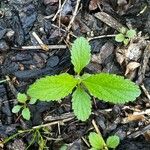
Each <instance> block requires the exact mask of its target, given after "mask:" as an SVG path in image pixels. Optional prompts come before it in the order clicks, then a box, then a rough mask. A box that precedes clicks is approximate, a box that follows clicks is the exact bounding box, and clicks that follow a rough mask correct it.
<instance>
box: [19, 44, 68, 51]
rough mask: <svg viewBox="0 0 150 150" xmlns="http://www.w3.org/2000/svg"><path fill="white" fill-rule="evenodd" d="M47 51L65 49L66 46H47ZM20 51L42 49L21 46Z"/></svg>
mask: <svg viewBox="0 0 150 150" xmlns="http://www.w3.org/2000/svg"><path fill="white" fill-rule="evenodd" d="M47 47H48V49H66V48H67V46H66V45H47ZM21 49H22V50H28V49H35V50H36V49H42V48H41V46H22V47H21Z"/></svg>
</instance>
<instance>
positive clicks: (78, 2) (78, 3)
mask: <svg viewBox="0 0 150 150" xmlns="http://www.w3.org/2000/svg"><path fill="white" fill-rule="evenodd" d="M80 1H81V0H77V3H76V7H75V10H74V12H73V16H72V18H71V20H70V22H69V25H68V27H67V31H69V30H70V28H71V26H72V23H73V21H74V19H75V17H76V15H77V11H78V8H79V5H80Z"/></svg>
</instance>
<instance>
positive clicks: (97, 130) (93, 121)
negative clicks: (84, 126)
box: [92, 120, 108, 150]
mask: <svg viewBox="0 0 150 150" xmlns="http://www.w3.org/2000/svg"><path fill="white" fill-rule="evenodd" d="M92 124H93V126H94V128H95V130H96V132H97V133H98V134H99V135H100V136H101V137H102V139H103V136H102V134H101V132H100V131H99V129H98V126H97V124H96V122H95V120H92ZM103 143H105V141H104V139H103ZM105 149H106V150H108V148H107V145H106V143H105Z"/></svg>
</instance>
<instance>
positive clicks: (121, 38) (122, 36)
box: [115, 28, 136, 45]
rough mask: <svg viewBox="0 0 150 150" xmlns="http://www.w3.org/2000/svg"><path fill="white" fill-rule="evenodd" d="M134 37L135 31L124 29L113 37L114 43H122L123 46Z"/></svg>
mask: <svg viewBox="0 0 150 150" xmlns="http://www.w3.org/2000/svg"><path fill="white" fill-rule="evenodd" d="M135 36H136V31H135V30H133V29H130V30H127V31H126V29H125V28H122V29H121V30H120V33H119V34H117V35H116V36H115V41H117V42H123V43H124V44H125V45H127V44H128V43H129V41H130V39H132V38H134V37H135Z"/></svg>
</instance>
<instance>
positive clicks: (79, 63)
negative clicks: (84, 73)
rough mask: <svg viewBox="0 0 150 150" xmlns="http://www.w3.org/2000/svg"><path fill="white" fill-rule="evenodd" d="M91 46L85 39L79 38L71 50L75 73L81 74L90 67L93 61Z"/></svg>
mask: <svg viewBox="0 0 150 150" xmlns="http://www.w3.org/2000/svg"><path fill="white" fill-rule="evenodd" d="M90 52H91V46H90V45H89V42H88V41H87V40H86V39H85V38H84V37H79V38H77V39H76V40H75V41H74V43H73V45H72V49H71V62H72V64H73V65H74V71H75V72H76V73H78V74H79V73H80V72H81V70H82V69H83V68H84V67H85V66H86V65H88V63H89V62H90V59H91V53H90Z"/></svg>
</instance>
